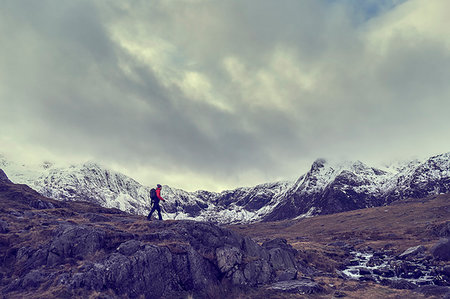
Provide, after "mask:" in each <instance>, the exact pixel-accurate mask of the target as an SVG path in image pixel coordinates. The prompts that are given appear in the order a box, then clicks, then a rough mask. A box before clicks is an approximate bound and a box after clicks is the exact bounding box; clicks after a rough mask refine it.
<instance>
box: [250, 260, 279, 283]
mask: <svg viewBox="0 0 450 299" xmlns="http://www.w3.org/2000/svg"><path fill="white" fill-rule="evenodd" d="M244 277H245V279H246V281H247V282H248V284H249V285H252V286H256V285H259V284H267V283H269V282H271V281H273V269H272V268H271V267H270V265H269V263H268V262H267V261H265V260H258V261H253V262H250V263H248V264H246V265H245V268H244Z"/></svg>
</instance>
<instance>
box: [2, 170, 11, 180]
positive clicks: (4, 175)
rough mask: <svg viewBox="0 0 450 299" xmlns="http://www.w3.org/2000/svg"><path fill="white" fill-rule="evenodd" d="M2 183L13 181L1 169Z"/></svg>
mask: <svg viewBox="0 0 450 299" xmlns="http://www.w3.org/2000/svg"><path fill="white" fill-rule="evenodd" d="M0 182H5V183H11V181H10V180H9V179H8V176H7V175H6V173H5V172H4V171H3V170H2V169H0Z"/></svg>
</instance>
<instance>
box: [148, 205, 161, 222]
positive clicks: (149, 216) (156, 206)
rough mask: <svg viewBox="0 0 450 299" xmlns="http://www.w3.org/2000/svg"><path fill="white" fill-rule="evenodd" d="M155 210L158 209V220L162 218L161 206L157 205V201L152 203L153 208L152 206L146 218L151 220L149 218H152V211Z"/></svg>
mask: <svg viewBox="0 0 450 299" xmlns="http://www.w3.org/2000/svg"><path fill="white" fill-rule="evenodd" d="M155 210H157V211H158V216H159V220H162V215H161V207H160V206H159V202H158V203H155V204H154V205H153V208H152V210H151V211H150V214H148V216H147V219H148V220H151V219H152V214H153V212H154V211H155Z"/></svg>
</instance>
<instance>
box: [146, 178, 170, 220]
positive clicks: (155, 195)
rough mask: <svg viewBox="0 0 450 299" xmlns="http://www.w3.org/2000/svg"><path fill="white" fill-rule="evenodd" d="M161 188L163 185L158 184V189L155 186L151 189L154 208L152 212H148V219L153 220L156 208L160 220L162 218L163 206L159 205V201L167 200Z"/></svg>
mask: <svg viewBox="0 0 450 299" xmlns="http://www.w3.org/2000/svg"><path fill="white" fill-rule="evenodd" d="M161 188H162V186H161V185H160V184H158V185H156V190H155V189H154V188H153V189H151V190H150V199H151V200H152V204H153V207H152V210H151V211H150V214H148V216H147V219H148V221H151V220H152V214H153V212H154V211H155V210H157V211H158V216H159V220H162V216H161V207H160V206H159V201H160V200H162V201H166V200H165V199H164V198H162V197H161Z"/></svg>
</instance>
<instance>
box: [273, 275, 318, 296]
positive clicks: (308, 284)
mask: <svg viewBox="0 0 450 299" xmlns="http://www.w3.org/2000/svg"><path fill="white" fill-rule="evenodd" d="M269 289H272V290H276V291H282V292H287V293H300V294H316V293H319V292H322V291H323V288H322V287H321V286H320V285H319V284H318V283H317V282H314V281H312V280H308V279H302V280H290V281H280V282H276V283H274V284H272V285H271V286H270V287H269Z"/></svg>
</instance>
